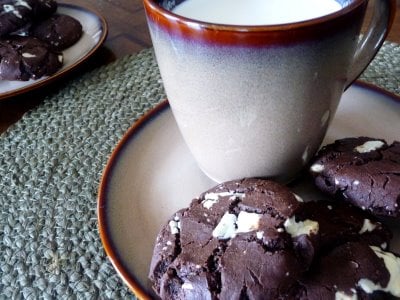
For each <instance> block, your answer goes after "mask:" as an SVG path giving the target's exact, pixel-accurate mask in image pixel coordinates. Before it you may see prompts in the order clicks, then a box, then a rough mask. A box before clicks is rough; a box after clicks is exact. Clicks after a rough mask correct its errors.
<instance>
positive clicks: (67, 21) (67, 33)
mask: <svg viewBox="0 0 400 300" xmlns="http://www.w3.org/2000/svg"><path fill="white" fill-rule="evenodd" d="M82 33H83V32H82V25H81V23H79V21H78V20H76V19H74V18H73V17H70V16H67V15H60V14H56V15H53V16H51V17H50V18H49V19H46V20H44V21H42V22H39V23H37V24H35V25H34V26H33V27H32V28H31V35H32V36H35V37H37V38H38V39H40V40H42V41H44V42H46V43H48V44H49V45H50V46H51V48H52V49H53V50H56V51H62V50H64V49H66V48H68V47H70V46H72V45H73V44H75V43H76V42H77V41H78V40H79V39H80V38H81V36H82Z"/></svg>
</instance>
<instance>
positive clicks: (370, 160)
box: [310, 137, 400, 217]
mask: <svg viewBox="0 0 400 300" xmlns="http://www.w3.org/2000/svg"><path fill="white" fill-rule="evenodd" d="M310 170H311V174H312V176H313V177H314V178H315V184H316V186H317V187H318V188H319V189H321V190H322V191H324V192H326V193H328V194H331V195H335V196H338V197H339V198H341V199H344V200H346V201H348V202H349V203H351V204H353V205H355V206H358V207H360V208H362V209H365V210H368V211H370V212H371V213H373V214H374V215H377V216H390V217H399V216H400V142H394V143H393V144H392V145H390V146H389V145H388V144H387V143H386V142H385V141H384V140H381V139H373V138H368V137H358V138H346V139H342V140H337V141H335V143H333V144H330V145H327V146H325V147H323V148H322V149H321V150H320V151H319V153H318V154H317V156H316V158H315V160H314V161H313V164H312V166H311V168H310Z"/></svg>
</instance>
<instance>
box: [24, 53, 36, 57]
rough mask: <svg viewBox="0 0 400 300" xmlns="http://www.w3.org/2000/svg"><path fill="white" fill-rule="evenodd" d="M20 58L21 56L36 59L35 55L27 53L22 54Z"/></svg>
mask: <svg viewBox="0 0 400 300" xmlns="http://www.w3.org/2000/svg"><path fill="white" fill-rule="evenodd" d="M22 56H23V57H26V58H32V57H36V55H35V54H32V53H28V52H24V53H22Z"/></svg>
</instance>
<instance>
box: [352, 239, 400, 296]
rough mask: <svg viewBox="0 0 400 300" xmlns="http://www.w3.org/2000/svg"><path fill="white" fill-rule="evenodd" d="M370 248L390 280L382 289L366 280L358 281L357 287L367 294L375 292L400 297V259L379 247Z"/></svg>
mask: <svg viewBox="0 0 400 300" xmlns="http://www.w3.org/2000/svg"><path fill="white" fill-rule="evenodd" d="M370 247H371V249H372V250H374V252H375V254H376V255H377V256H378V257H380V258H382V259H383V261H384V262H385V266H386V269H387V271H388V272H389V274H390V279H389V282H388V284H387V286H386V287H382V286H381V285H380V284H376V283H374V282H372V281H371V280H369V279H368V278H362V279H360V280H359V281H358V286H359V287H360V288H361V289H363V290H364V292H366V293H368V294H371V293H373V292H375V291H383V292H387V293H390V294H392V295H393V296H395V297H400V258H399V257H396V256H395V255H393V254H392V253H390V252H386V251H383V250H382V249H381V248H379V247H376V246H370Z"/></svg>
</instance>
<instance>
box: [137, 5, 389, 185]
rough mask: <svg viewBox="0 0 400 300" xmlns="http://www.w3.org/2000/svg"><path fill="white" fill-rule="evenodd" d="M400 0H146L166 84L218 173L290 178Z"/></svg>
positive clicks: (189, 136) (189, 138)
mask: <svg viewBox="0 0 400 300" xmlns="http://www.w3.org/2000/svg"><path fill="white" fill-rule="evenodd" d="M395 2H396V0H375V1H374V7H373V10H374V11H373V17H372V21H371V22H370V23H369V25H368V29H367V32H366V33H365V34H364V35H363V37H362V38H360V32H361V27H362V22H363V19H364V15H365V12H366V10H367V6H368V1H367V0H183V1H179V0H144V6H145V11H146V16H147V21H148V25H149V29H150V34H151V38H152V41H153V46H154V51H155V55H156V59H157V62H158V65H159V68H160V72H161V77H162V80H163V84H164V87H165V91H166V94H167V97H168V100H169V103H170V106H171V109H172V112H173V115H174V117H175V120H176V122H177V124H178V127H179V129H180V131H181V133H182V136H183V138H184V140H185V142H186V143H187V145H188V147H189V149H190V151H191V153H192V154H193V156H194V158H195V160H196V161H197V163H198V165H199V167H200V168H201V169H202V170H203V171H204V172H205V173H206V174H207V175H208V176H209V177H210V178H212V179H213V180H215V181H216V182H222V181H227V180H232V179H237V178H243V177H266V178H272V179H275V180H278V181H282V182H287V181H289V180H291V179H293V178H294V177H295V175H296V174H298V173H299V172H300V170H301V169H302V168H303V167H304V166H306V165H307V163H308V162H309V160H310V159H311V157H312V156H313V154H314V153H315V152H316V151H317V150H318V148H319V146H320V144H321V142H322V140H323V138H324V135H325V133H326V130H327V128H328V126H329V123H330V120H331V119H332V118H333V116H334V114H335V111H336V108H337V106H338V103H339V100H340V97H341V95H342V93H343V91H344V90H345V89H346V88H347V87H348V86H349V85H350V84H351V83H352V82H353V81H354V80H355V79H356V78H357V76H358V75H359V74H360V73H361V72H362V71H363V70H364V69H365V68H366V66H367V65H368V63H369V62H370V61H371V60H372V58H373V57H374V55H375V54H376V52H377V51H378V49H379V47H380V46H381V44H382V43H383V40H384V38H385V36H386V34H387V32H388V30H389V28H390V25H391V24H390V22H391V20H392V19H393V15H394V12H395V5H396V3H395Z"/></svg>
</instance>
